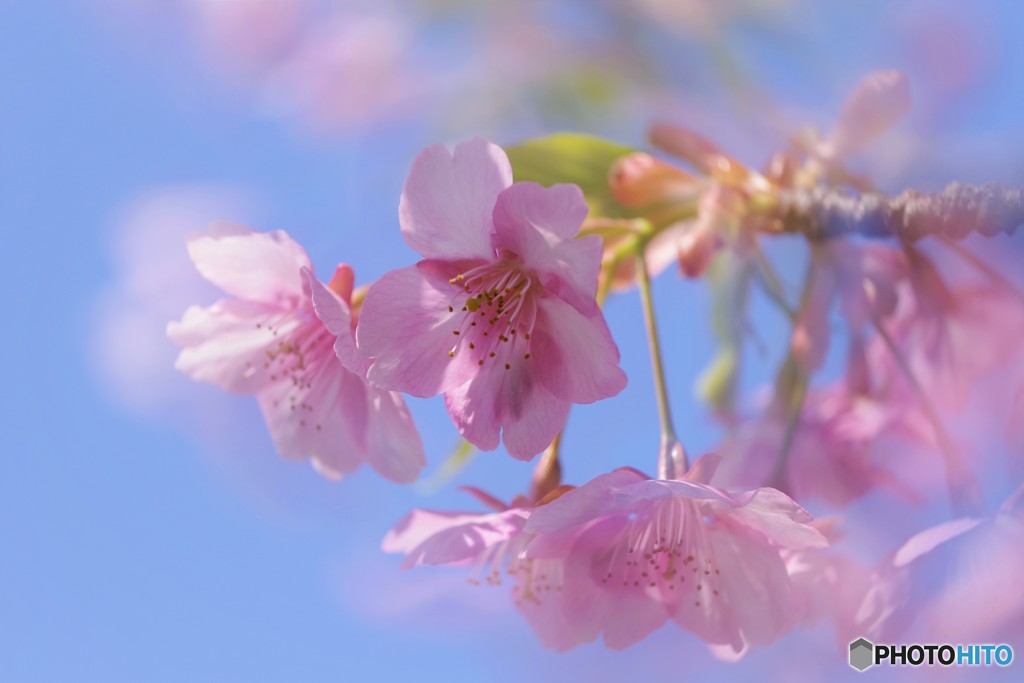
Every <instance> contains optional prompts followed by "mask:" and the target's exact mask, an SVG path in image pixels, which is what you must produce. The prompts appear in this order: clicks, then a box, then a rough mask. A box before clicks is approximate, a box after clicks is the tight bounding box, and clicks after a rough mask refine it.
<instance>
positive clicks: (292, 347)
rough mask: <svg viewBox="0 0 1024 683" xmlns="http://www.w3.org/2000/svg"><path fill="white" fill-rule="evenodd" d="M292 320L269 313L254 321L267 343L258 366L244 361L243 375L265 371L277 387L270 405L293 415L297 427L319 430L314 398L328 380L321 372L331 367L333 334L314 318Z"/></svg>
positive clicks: (326, 371)
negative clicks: (265, 317)
mask: <svg viewBox="0 0 1024 683" xmlns="http://www.w3.org/2000/svg"><path fill="white" fill-rule="evenodd" d="M296 322H297V321H296V320H295V319H294V318H293V317H282V318H274V317H271V318H268V319H266V320H264V321H262V322H259V323H256V329H257V330H262V331H265V333H266V334H267V336H268V341H269V342H270V343H269V344H268V345H267V347H266V349H265V350H264V352H263V359H262V362H261V363H260V366H259V367H257V366H256V365H254V364H253V363H252V362H251V361H247V362H246V364H245V368H244V370H243V376H245V377H246V378H248V377H251V376H253V375H254V374H255V373H256V372H257V371H258V370H259V371H262V372H263V373H266V375H267V376H268V379H269V380H270V382H271V384H272V385H275V386H277V387H278V388H279V389H278V391H276V392H275V394H274V398H273V399H272V401H271V403H272V405H273V407H274V408H276V409H278V410H282V411H287V412H288V413H291V414H293V415H295V416H297V417H298V421H299V427H300V428H307V427H308V428H309V429H315V430H316V431H318V432H319V431H322V429H323V425H322V424H320V423H319V422H318V421H317V419H316V417H317V416H318V415H319V409H320V406H318V405H317V398H318V397H322V389H323V387H324V384H325V382H327V381H328V378H326V377H323V378H321V376H322V375H324V374H326V373H328V372H331V371H332V370H333V369H334V364H333V362H334V361H335V360H336V359H335V356H334V335H332V334H331V333H330V332H328V331H327V329H326V328H325V327H324V326H323V324H322V323H321V322H320V321H319V320H316V319H315V318H314V319H312V320H306V321H299V322H298V324H296ZM307 417H309V419H308V420H307V419H306V418H307Z"/></svg>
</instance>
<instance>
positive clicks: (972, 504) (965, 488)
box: [872, 319, 985, 516]
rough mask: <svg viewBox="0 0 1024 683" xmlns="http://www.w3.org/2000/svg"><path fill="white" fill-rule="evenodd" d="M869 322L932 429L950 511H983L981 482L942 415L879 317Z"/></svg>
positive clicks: (980, 512)
mask: <svg viewBox="0 0 1024 683" xmlns="http://www.w3.org/2000/svg"><path fill="white" fill-rule="evenodd" d="M872 322H873V323H874V326H875V330H876V331H877V332H878V336H879V337H881V339H882V341H883V342H885V346H886V348H888V349H889V353H890V354H891V355H892V357H893V360H895V361H896V365H897V366H899V369H900V372H902V373H903V375H904V377H906V379H907V383H908V384H910V388H911V390H912V391H913V392H914V396H915V398H917V402H918V405H920V406H921V410H922V411H923V412H924V414H925V417H926V418H927V419H928V422H929V423H931V426H932V430H933V431H934V432H935V440H936V441H937V442H938V446H939V452H940V453H941V454H942V458H943V461H944V462H945V465H946V484H947V486H948V488H949V500H950V504H951V505H952V507H953V512H954V513H955V514H957V515H959V516H973V515H980V514H983V513H984V510H985V504H984V501H983V499H982V496H981V485H980V484H979V483H978V480H977V479H976V478H975V476H974V473H973V472H972V471H971V468H970V467H968V465H967V463H966V462H964V459H963V458H962V457H961V456H960V453H959V452H958V451H957V449H956V446H954V445H953V441H952V439H950V438H949V434H948V433H947V432H946V428H945V427H944V426H943V424H942V419H941V418H940V417H939V414H938V413H937V412H935V408H934V407H932V404H931V401H929V400H928V395H927V394H926V393H925V390H924V387H922V386H921V383H920V382H918V381H917V377H916V376H915V375H914V372H913V370H911V368H910V365H909V364H908V363H907V360H906V358H904V357H903V353H902V352H901V351H900V349H899V347H898V346H896V342H895V341H894V340H893V338H892V336H891V335H890V334H889V332H888V330H886V329H885V326H884V325H883V324H882V322H881V321H880V320H878V319H874V320H873V321H872Z"/></svg>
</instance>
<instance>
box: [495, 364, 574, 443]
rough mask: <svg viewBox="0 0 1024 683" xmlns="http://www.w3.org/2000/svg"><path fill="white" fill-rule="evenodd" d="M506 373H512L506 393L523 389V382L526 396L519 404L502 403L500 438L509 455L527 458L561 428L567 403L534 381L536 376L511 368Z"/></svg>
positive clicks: (568, 404)
mask: <svg viewBox="0 0 1024 683" xmlns="http://www.w3.org/2000/svg"><path fill="white" fill-rule="evenodd" d="M510 374H512V375H513V376H512V377H510V378H509V380H508V383H507V384H506V397H507V396H511V395H516V394H519V393H521V392H525V391H527V389H526V388H525V387H527V386H529V390H528V391H529V397H528V398H527V399H526V400H525V401H523V402H522V404H521V405H518V401H511V400H510V401H508V402H507V403H506V410H507V412H506V413H505V416H504V420H503V421H502V440H503V441H504V443H505V449H506V450H507V451H508V452H509V455H511V456H512V457H514V458H519V459H520V460H529V459H530V458H532V457H533V456H535V455H536V454H538V453H540V452H541V451H543V450H544V449H545V448H547V447H548V446H549V445H550V444H551V442H552V441H554V440H555V437H556V436H558V432H560V431H562V428H563V427H564V426H565V421H566V419H567V418H568V417H569V408H570V405H571V404H570V403H569V402H568V401H565V400H563V399H560V398H558V397H556V396H553V395H552V394H551V392H549V391H548V390H547V389H546V388H544V386H543V385H542V384H540V383H537V382H536V377H533V376H531V375H529V374H527V373H515V372H514V371H510Z"/></svg>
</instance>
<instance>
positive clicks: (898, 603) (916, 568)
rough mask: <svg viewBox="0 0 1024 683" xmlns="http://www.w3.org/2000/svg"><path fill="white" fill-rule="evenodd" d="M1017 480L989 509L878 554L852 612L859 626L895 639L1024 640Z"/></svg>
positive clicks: (1022, 531) (1021, 508)
mask: <svg viewBox="0 0 1024 683" xmlns="http://www.w3.org/2000/svg"><path fill="white" fill-rule="evenodd" d="M1022 500H1024V487H1021V488H1018V489H1017V491H1016V492H1015V493H1014V494H1013V495H1011V496H1010V498H1009V499H1007V500H1006V502H1005V503H1004V504H1003V505H1002V506H1001V507H1000V509H999V510H998V511H997V512H996V513H995V514H994V515H990V516H986V517H963V518H958V519H954V520H951V521H949V522H945V523H942V524H939V525H937V526H934V527H932V528H930V529H927V530H925V531H922V532H920V533H918V534H915V535H914V536H913V537H911V538H910V539H909V540H908V541H907V542H906V543H904V544H903V545H902V546H901V547H900V548H899V549H898V550H897V551H896V552H895V553H893V554H892V555H891V556H890V557H889V558H887V559H886V560H885V561H883V562H882V563H881V564H880V565H879V566H878V568H876V570H875V572H874V573H873V575H872V577H871V588H870V590H869V591H868V592H867V594H866V596H865V597H864V600H863V602H862V603H861V606H860V610H859V612H858V615H857V620H858V625H859V627H860V629H861V631H862V634H863V635H864V636H866V637H867V638H869V639H872V638H879V639H883V640H887V641H888V642H898V640H897V639H899V638H900V637H902V636H904V635H905V634H906V633H907V631H908V629H911V628H914V627H915V624H916V628H914V631H913V632H912V635H913V637H915V638H917V637H921V638H924V639H925V641H924V642H952V643H957V642H963V643H978V642H980V643H985V642H993V641H996V642H1010V643H1014V644H1017V645H1021V644H1024V583H1022V582H1021V580H1020V569H1021V567H1022V566H1024V505H1022Z"/></svg>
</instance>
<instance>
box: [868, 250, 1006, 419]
mask: <svg viewBox="0 0 1024 683" xmlns="http://www.w3.org/2000/svg"><path fill="white" fill-rule="evenodd" d="M912 256H913V258H912V261H911V263H910V274H911V275H910V282H909V283H906V282H905V283H902V285H901V287H900V288H899V290H898V291H899V306H898V307H897V309H896V313H895V314H894V315H893V317H892V319H891V320H889V321H887V331H888V333H889V334H890V336H891V337H892V339H893V340H894V342H895V344H896V346H897V347H898V348H899V350H900V353H901V354H902V355H903V357H904V359H905V361H906V364H907V366H908V367H909V369H910V371H911V372H912V374H913V376H914V377H915V381H917V382H918V383H920V385H921V386H922V387H923V389H924V390H925V392H926V393H927V395H928V398H929V400H930V401H931V402H933V403H934V404H935V405H936V406H937V407H939V408H941V409H944V410H952V411H959V410H961V409H962V408H963V407H964V405H965V404H966V401H967V398H968V397H969V396H970V394H971V388H972V387H973V385H974V384H975V383H976V382H977V381H978V379H980V378H981V377H983V376H985V375H987V374H988V373H990V372H992V371H993V370H994V369H995V368H999V367H1003V366H1004V365H1005V364H1007V363H1008V362H1009V361H1010V360H1011V359H1012V358H1013V357H1014V356H1015V354H1016V353H1017V352H1018V351H1019V348H1020V344H1019V340H1020V339H1021V338H1022V336H1024V307H1022V306H1021V305H1020V301H1019V299H1018V298H1017V297H1016V296H1015V295H1014V294H1013V293H1012V292H1011V291H1009V290H1008V289H1007V288H1005V287H1002V286H998V285H988V284H985V285H956V286H949V285H947V284H946V283H945V282H944V281H943V280H942V278H941V277H940V276H939V274H938V271H937V270H936V268H935V266H934V264H932V263H931V262H930V260H928V259H926V258H925V257H924V256H923V255H922V254H920V253H918V252H912ZM868 360H869V364H870V366H871V367H873V368H877V369H878V372H879V374H880V375H882V376H885V377H887V378H889V381H890V384H891V386H892V387H893V388H897V389H901V390H906V389H907V385H906V378H905V376H904V373H903V371H902V368H900V367H898V366H897V364H896V361H895V359H894V358H893V355H892V352H891V350H890V349H889V348H888V347H887V345H886V344H884V343H883V341H882V340H880V339H875V340H873V342H872V343H871V344H870V345H869V347H868ZM1006 378H1007V381H1010V382H1012V381H1015V380H1016V379H1017V378H1016V377H1014V375H1013V373H1008V374H1006Z"/></svg>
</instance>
